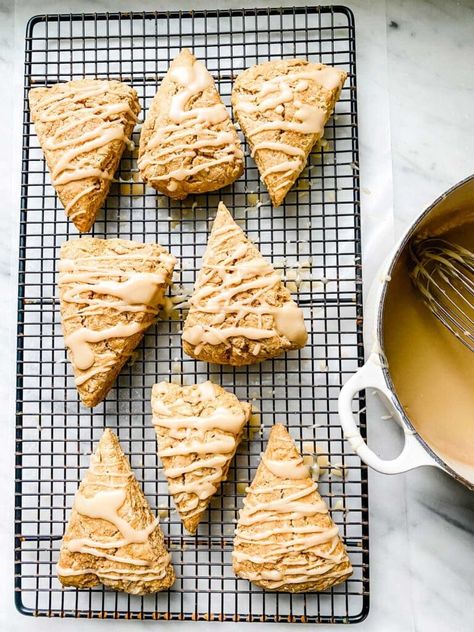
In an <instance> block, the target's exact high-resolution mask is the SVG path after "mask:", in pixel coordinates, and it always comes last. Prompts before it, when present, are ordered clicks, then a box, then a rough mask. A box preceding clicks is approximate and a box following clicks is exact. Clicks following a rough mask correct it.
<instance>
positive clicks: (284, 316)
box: [182, 224, 307, 354]
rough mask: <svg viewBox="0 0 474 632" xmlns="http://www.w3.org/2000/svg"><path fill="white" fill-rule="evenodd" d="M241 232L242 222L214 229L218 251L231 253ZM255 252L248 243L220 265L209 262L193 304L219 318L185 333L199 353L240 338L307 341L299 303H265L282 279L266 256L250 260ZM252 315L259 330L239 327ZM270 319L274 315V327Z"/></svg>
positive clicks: (300, 343) (292, 341) (184, 338)
mask: <svg viewBox="0 0 474 632" xmlns="http://www.w3.org/2000/svg"><path fill="white" fill-rule="evenodd" d="M240 233H241V229H240V228H239V226H237V225H236V224H234V225H231V226H228V225H225V226H222V227H220V228H217V229H215V230H213V231H212V240H213V249H214V251H215V252H226V251H227V249H228V247H226V242H227V241H228V240H229V239H232V238H233V237H235V236H237V235H239V234H240ZM252 249H253V246H252V245H251V244H250V243H249V242H247V241H246V242H245V243H240V244H239V245H238V246H237V247H235V248H233V249H232V250H231V251H230V252H229V254H228V255H227V256H226V257H225V258H224V259H223V261H222V262H221V263H219V264H209V263H206V261H204V262H203V268H202V271H201V274H200V276H199V279H198V281H197V283H196V286H195V290H194V294H193V297H192V298H191V300H190V304H191V306H192V307H193V308H194V309H195V310H196V311H197V312H201V313H203V314H207V315H212V316H213V319H212V322H211V323H210V324H206V325H201V324H198V325H194V326H190V327H186V328H185V329H184V331H183V335H182V337H183V340H185V341H186V342H188V343H189V344H191V345H193V346H194V347H195V350H194V352H195V353H196V354H199V352H200V350H201V349H202V347H203V345H205V344H210V345H218V344H225V345H229V344H230V343H229V339H230V338H233V337H236V336H242V337H244V338H248V339H249V340H253V341H260V340H265V339H269V338H273V337H274V336H283V337H285V338H287V339H288V341H289V342H290V343H291V344H296V345H298V346H304V344H305V343H306V339H307V332H306V328H305V324H304V319H303V313H302V311H301V310H300V308H299V307H298V306H297V305H296V303H295V302H294V301H293V300H291V299H290V300H288V301H287V302H286V303H284V304H283V305H282V306H280V307H277V306H275V305H271V304H269V303H268V302H267V301H266V300H265V296H266V294H267V293H268V292H270V291H271V290H272V289H273V288H275V287H276V286H278V285H279V284H280V283H281V278H280V275H279V274H278V273H276V272H275V270H274V269H273V267H272V266H271V265H270V264H269V263H268V262H267V261H265V260H264V259H263V258H260V257H259V258H246V257H248V255H249V254H250V255H252V253H251V252H250V253H249V250H252ZM245 293H248V295H247V296H245ZM243 294H244V296H242V295H243ZM249 314H253V315H255V316H257V324H256V326H247V325H246V324H245V323H244V324H242V325H241V324H239V323H241V321H242V320H243V319H245V317H246V316H247V315H249ZM229 316H231V317H232V318H233V324H232V326H229V325H226V319H227V317H229ZM268 316H271V317H272V319H271V322H272V325H271V326H270V327H269V326H268ZM264 317H267V318H266V319H265V323H266V324H264Z"/></svg>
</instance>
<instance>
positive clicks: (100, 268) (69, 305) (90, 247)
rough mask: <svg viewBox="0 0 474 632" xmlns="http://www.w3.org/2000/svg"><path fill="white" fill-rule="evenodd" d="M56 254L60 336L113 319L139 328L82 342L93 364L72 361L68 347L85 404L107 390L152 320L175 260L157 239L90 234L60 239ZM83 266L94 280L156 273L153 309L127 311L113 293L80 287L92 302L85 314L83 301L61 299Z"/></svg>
mask: <svg viewBox="0 0 474 632" xmlns="http://www.w3.org/2000/svg"><path fill="white" fill-rule="evenodd" d="M60 259H61V264H60V266H64V265H66V267H65V268H63V269H62V271H60V273H59V298H60V307H61V321H62V330H63V334H64V337H65V338H67V336H68V335H70V334H72V333H73V332H74V331H76V330H77V329H79V328H81V327H87V328H89V329H93V330H102V329H106V328H109V327H113V326H114V325H117V324H119V323H125V324H127V323H132V322H136V323H139V324H142V325H143V328H142V329H141V331H139V332H138V333H134V334H132V335H130V336H127V337H118V338H108V339H105V340H101V341H99V342H90V343H88V345H89V347H90V348H91V349H92V351H93V353H94V364H93V365H92V367H90V368H88V369H86V370H81V369H79V368H78V367H77V366H76V363H75V361H74V357H73V355H72V354H71V352H70V351H68V356H69V359H70V361H71V364H72V367H73V371H74V375H75V378H76V381H83V380H85V381H83V383H80V384H76V385H77V390H78V392H79V395H80V397H81V400H82V402H83V404H84V405H85V406H89V407H93V406H96V405H97V404H98V403H99V402H101V401H102V400H103V399H104V397H105V396H106V395H107V393H108V392H109V390H110V389H111V387H112V385H113V383H114V382H115V379H116V377H117V375H118V374H119V373H120V371H121V369H122V367H123V366H124V364H125V363H126V362H127V360H128V359H129V358H130V356H131V355H132V352H133V350H134V349H135V348H136V346H137V345H138V344H139V342H140V341H141V339H142V338H143V335H144V333H145V330H146V329H147V328H148V327H149V326H150V325H152V324H153V323H154V322H155V321H156V315H157V312H158V311H159V309H160V307H161V306H162V304H163V301H164V294H165V292H166V290H167V288H168V286H169V284H170V283H171V279H172V275H173V268H174V264H175V262H176V260H175V258H174V257H173V255H171V254H170V253H169V252H168V251H167V250H166V249H165V248H163V247H162V246H160V245H159V244H151V243H146V244H143V243H138V242H134V241H127V240H124V239H94V238H92V237H86V238H82V239H73V240H70V241H66V242H65V243H64V244H63V245H62V247H61V255H60ZM84 268H86V269H88V270H92V271H93V272H94V274H96V275H97V276H95V277H94V278H93V279H91V280H93V281H94V283H96V282H103V281H110V280H112V281H119V282H123V281H124V280H126V279H128V278H131V277H133V275H134V274H135V273H157V274H158V275H160V276H161V277H162V278H163V283H161V284H160V285H158V286H157V292H156V294H155V296H154V301H153V308H151V307H150V308H149V310H148V311H145V310H138V311H127V309H126V306H125V308H124V304H123V302H121V301H120V299H119V298H118V297H116V296H112V295H108V294H103V293H96V292H94V291H89V292H88V291H87V288H85V290H86V291H85V292H84V291H83V292H82V293H81V294H80V297H82V296H84V297H85V299H86V300H87V301H91V300H92V301H93V302H94V306H95V310H94V311H93V313H90V310H89V313H87V306H88V303H86V302H84V303H82V302H80V300H79V301H78V302H70V301H67V300H66V298H65V297H66V293H70V291H71V289H74V287H75V286H76V281H77V278H76V279H75V278H74V275H75V274H77V273H78V272H79V271H80V270H81V269H84ZM71 275H72V278H71ZM69 279H71V280H69ZM80 297H79V298H80ZM135 307H136V306H135ZM84 310H86V313H84ZM88 374H91V376H90V378H89V379H85V376H86V375H88Z"/></svg>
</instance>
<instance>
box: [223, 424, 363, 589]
mask: <svg viewBox="0 0 474 632" xmlns="http://www.w3.org/2000/svg"><path fill="white" fill-rule="evenodd" d="M232 562H233V568H234V572H235V574H236V575H237V576H238V577H242V578H243V579H248V580H249V581H251V582H252V583H254V584H255V585H257V586H260V587H261V588H264V589H265V590H277V591H282V592H292V593H296V592H314V591H321V590H327V589H328V588H331V586H335V585H336V584H340V583H341V582H343V581H345V580H346V579H348V578H349V577H350V575H351V574H352V566H351V562H350V560H349V557H348V555H347V551H346V548H345V546H344V544H343V542H342V540H341V538H340V537H339V533H338V528H337V526H336V525H335V524H334V522H333V521H332V519H331V517H330V515H329V513H328V508H327V506H326V503H325V502H324V501H323V500H322V499H321V496H320V495H319V493H318V490H317V486H316V484H315V483H314V481H313V480H312V479H311V477H310V475H309V471H308V468H307V467H306V465H304V463H303V459H302V458H301V455H300V453H299V452H298V450H297V448H296V446H295V444H294V442H293V440H292V438H291V437H290V435H289V434H288V431H287V430H286V428H285V427H284V426H282V425H281V424H276V425H275V426H273V428H272V430H271V433H270V438H269V440H268V445H267V449H266V450H265V453H264V454H263V455H262V460H261V462H260V465H259V466H258V469H257V473H256V474H255V478H254V480H253V481H252V484H251V486H250V487H249V488H248V490H247V496H246V498H245V499H244V506H243V508H242V509H241V510H240V516H239V520H238V523H237V529H236V531H235V539H234V550H233V553H232Z"/></svg>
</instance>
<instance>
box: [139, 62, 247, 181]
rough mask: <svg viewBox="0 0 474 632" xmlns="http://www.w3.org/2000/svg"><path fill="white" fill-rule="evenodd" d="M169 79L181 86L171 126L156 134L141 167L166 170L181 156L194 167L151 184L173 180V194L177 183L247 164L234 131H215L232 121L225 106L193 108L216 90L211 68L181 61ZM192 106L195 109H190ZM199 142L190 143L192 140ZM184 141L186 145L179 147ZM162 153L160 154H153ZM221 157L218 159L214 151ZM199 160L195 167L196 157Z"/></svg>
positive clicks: (154, 178)
mask: <svg viewBox="0 0 474 632" xmlns="http://www.w3.org/2000/svg"><path fill="white" fill-rule="evenodd" d="M168 77H169V78H170V79H171V80H172V81H173V82H174V83H175V84H176V85H177V86H178V89H177V91H176V93H175V94H174V95H173V96H172V97H171V102H170V108H169V112H168V117H169V119H170V120H171V123H170V124H169V125H165V126H164V127H159V128H157V129H156V130H154V132H153V134H152V136H151V138H150V139H149V141H148V143H147V146H146V151H145V153H144V154H143V155H142V156H141V157H140V158H139V161H138V166H139V168H140V169H142V170H143V169H144V168H145V167H147V166H149V165H155V166H162V165H166V164H168V163H169V162H172V161H173V160H175V159H176V152H182V153H181V154H180V156H181V157H182V158H183V159H184V158H190V159H191V163H192V164H191V166H187V167H178V168H175V169H172V170H171V171H168V172H167V173H165V174H163V175H154V176H152V177H149V180H150V182H151V183H153V182H160V181H166V180H170V183H169V185H168V190H169V191H170V192H173V191H174V190H176V188H177V182H179V181H183V180H187V179H188V178H190V177H192V176H194V175H196V174H198V173H200V172H201V171H204V170H208V169H210V168H211V167H214V166H217V165H220V164H224V163H228V162H233V161H235V160H240V161H242V160H243V152H242V150H241V149H240V147H239V146H238V139H237V136H236V134H235V133H234V132H233V131H228V130H217V129H213V128H214V127H215V126H217V125H220V124H222V123H224V122H225V121H229V122H230V119H229V114H228V112H227V109H226V107H225V105H224V104H223V103H216V104H214V105H210V106H203V107H198V106H196V107H193V106H192V101H194V100H195V99H196V98H197V97H199V96H200V95H201V94H203V93H204V92H205V91H206V90H209V89H211V88H213V87H214V81H213V79H212V77H211V75H210V74H209V72H208V70H207V68H206V67H205V66H204V64H202V63H201V62H200V61H198V60H196V59H193V58H192V57H184V58H178V59H177V60H175V62H173V64H172V66H171V67H170V69H169V71H168ZM190 103H191V105H190ZM190 136H195V137H196V140H194V141H193V142H189V137H190ZM181 139H186V140H185V142H182V143H179V141H180V140H181ZM156 149H159V150H158V151H153V150H156ZM213 150H217V151H218V152H219V153H218V155H217V156H215V157H213V156H214V153H215V152H214V151H213ZM198 156H199V158H200V159H201V160H197V161H196V162H195V163H194V160H195V158H196V157H198Z"/></svg>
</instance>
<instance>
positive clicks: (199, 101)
mask: <svg viewBox="0 0 474 632" xmlns="http://www.w3.org/2000/svg"><path fill="white" fill-rule="evenodd" d="M195 64H199V67H200V68H201V69H202V70H203V72H204V73H205V77H207V78H208V83H207V85H206V87H205V88H204V89H203V90H200V89H199V88H198V89H197V90H196V91H192V92H191V94H190V97H189V99H187V101H186V103H185V104H184V110H185V111H186V112H189V111H192V110H193V109H195V108H196V109H197V108H208V107H212V106H216V105H220V106H221V107H222V108H223V109H222V112H223V113H224V120H220V121H217V122H215V121H210V122H209V121H202V122H200V123H199V122H196V121H195V120H194V122H193V120H192V119H185V120H184V121H183V122H177V123H176V122H175V121H173V119H172V118H171V116H170V111H171V108H172V99H173V97H174V96H175V95H176V94H180V93H182V92H183V90H186V89H187V88H188V87H189V86H190V85H191V83H192V82H188V86H187V87H186V86H183V85H181V84H180V83H178V82H177V81H176V80H175V78H174V77H173V73H174V72H175V71H176V69H178V70H179V69H182V68H190V67H191V68H192V67H193V65H195ZM202 111H203V110H201V112H202ZM165 128H167V129H166V130H165ZM223 134H224V136H223ZM205 139H210V144H207V145H206V144H204V143H203V141H204V140H205ZM216 139H224V141H225V142H222V143H219V142H218V141H217V140H216ZM150 141H151V142H150ZM153 143H156V145H155V146H153ZM196 143H201V146H200V147H197V146H196ZM212 143H214V145H213V144H212ZM216 143H217V144H216ZM163 152H165V153H163ZM138 166H139V168H140V172H141V175H142V178H143V180H144V181H145V182H147V183H148V184H149V185H150V186H152V187H154V188H155V189H157V190H158V191H160V192H161V193H164V194H165V195H167V196H168V197H171V198H173V199H176V200H182V199H184V198H185V197H187V196H188V195H189V194H193V193H204V192H206V191H216V190H217V189H221V188H222V187H225V186H227V185H228V184H231V183H232V182H234V180H236V179H237V178H240V176H241V175H242V173H243V170H244V162H243V153H242V150H241V149H240V141H239V137H238V136H237V132H236V129H235V127H234V125H233V123H232V121H231V119H230V116H229V114H228V113H227V114H226V113H225V108H224V105H223V103H222V100H221V97H220V95H219V93H218V92H217V89H216V86H215V84H214V81H213V80H212V77H211V75H210V74H209V73H208V71H207V70H206V69H205V68H204V66H203V65H202V64H201V62H199V61H196V58H195V57H194V55H192V53H191V52H190V51H189V50H187V49H184V50H182V51H181V53H180V54H179V55H178V56H177V57H176V58H175V59H174V60H173V62H172V63H171V65H170V68H169V70H168V72H167V73H166V75H165V77H164V78H163V81H162V82H161V85H160V87H159V89H158V91H157V93H156V95H155V97H154V99H153V101H152V103H151V106H150V110H149V112H148V114H147V117H146V120H145V123H144V124H143V127H142V132H141V136H140V151H139V159H138ZM190 169H194V170H195V173H193V174H188V175H186V177H175V178H173V177H172V176H173V174H174V175H177V174H178V172H179V170H184V171H186V173H187V172H188V170H190Z"/></svg>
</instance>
